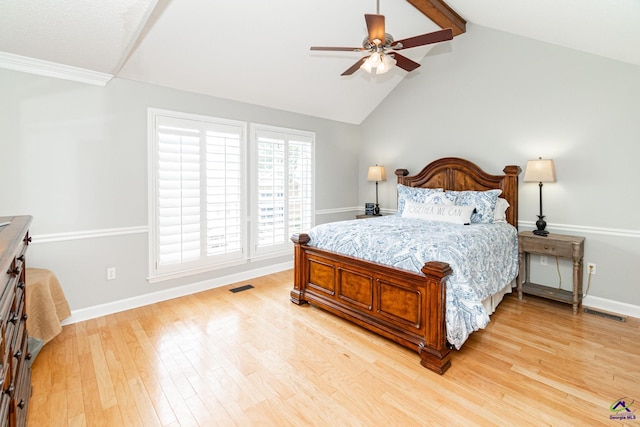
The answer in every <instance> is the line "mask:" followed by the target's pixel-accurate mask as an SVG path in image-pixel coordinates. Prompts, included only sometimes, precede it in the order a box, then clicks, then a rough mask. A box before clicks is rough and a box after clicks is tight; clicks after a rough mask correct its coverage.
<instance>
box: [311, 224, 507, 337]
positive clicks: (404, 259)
mask: <svg viewBox="0 0 640 427" xmlns="http://www.w3.org/2000/svg"><path fill="white" fill-rule="evenodd" d="M308 234H309V236H310V237H311V241H310V242H309V245H310V246H314V247H318V248H321V249H326V250H330V251H333V252H338V253H341V254H345V255H350V256H354V257H357V258H361V259H366V260H368V261H374V262H378V263H381V264H385V265H390V266H393V267H397V268H401V269H404V270H409V271H413V272H420V269H421V268H422V267H423V266H424V264H425V262H427V261H442V262H447V263H449V265H450V266H451V268H452V269H453V274H452V275H451V276H449V277H448V279H447V307H446V324H447V339H448V341H449V342H450V343H451V344H453V345H455V347H456V348H458V349H459V348H460V347H461V346H462V344H463V343H464V342H465V341H466V339H467V338H468V337H469V335H470V334H471V333H472V332H473V331H476V330H478V329H481V328H484V327H485V326H486V325H487V324H488V323H489V314H488V313H487V311H486V310H485V308H484V306H483V305H482V300H483V299H485V298H487V297H488V296H490V295H493V294H495V293H496V292H498V291H499V290H501V289H502V288H504V286H505V285H506V284H508V283H509V282H511V281H512V280H513V279H514V278H515V277H516V276H517V274H518V240H517V239H518V237H517V230H516V229H515V228H514V227H513V226H511V225H510V224H508V223H504V222H502V223H491V224H471V225H458V224H451V223H446V222H436V221H425V220H423V219H415V218H402V217H400V216H394V215H388V216H382V217H376V218H371V219H367V220H352V221H340V222H333V223H329V224H322V225H318V226H316V227H314V228H313V229H311V231H310V232H309V233H308Z"/></svg>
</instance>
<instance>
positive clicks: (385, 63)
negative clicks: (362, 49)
mask: <svg viewBox="0 0 640 427" xmlns="http://www.w3.org/2000/svg"><path fill="white" fill-rule="evenodd" d="M394 65H396V60H395V59H393V57H391V56H389V55H385V54H384V53H381V52H373V53H372V54H371V56H369V57H368V58H367V59H366V60H365V61H364V62H363V63H362V65H361V66H360V68H362V69H363V70H365V71H366V72H367V73H371V72H373V69H374V68H375V70H376V74H384V73H386V72H387V71H389V70H390V69H391V68H392V67H393V66H394Z"/></svg>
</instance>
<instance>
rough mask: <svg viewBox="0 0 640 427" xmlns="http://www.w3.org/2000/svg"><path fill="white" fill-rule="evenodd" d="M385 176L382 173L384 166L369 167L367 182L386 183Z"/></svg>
mask: <svg viewBox="0 0 640 427" xmlns="http://www.w3.org/2000/svg"><path fill="white" fill-rule="evenodd" d="M386 180H387V174H386V172H385V171H384V166H378V165H375V166H369V173H367V181H376V182H380V181H386Z"/></svg>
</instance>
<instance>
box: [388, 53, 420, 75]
mask: <svg viewBox="0 0 640 427" xmlns="http://www.w3.org/2000/svg"><path fill="white" fill-rule="evenodd" d="M392 55H393V57H394V58H395V60H396V65H397V66H398V67H400V68H402V69H403V70H405V71H409V72H411V71H413V70H415V69H416V68H418V67H419V66H420V64H418V63H417V62H415V61H413V60H411V59H409V58H407V57H406V56H402V55H400V54H399V53H398V52H393V53H392Z"/></svg>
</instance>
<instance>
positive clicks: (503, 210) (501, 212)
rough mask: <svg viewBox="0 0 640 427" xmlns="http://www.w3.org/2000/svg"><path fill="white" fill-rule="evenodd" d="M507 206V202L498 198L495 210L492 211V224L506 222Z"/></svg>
mask: <svg viewBox="0 0 640 427" xmlns="http://www.w3.org/2000/svg"><path fill="white" fill-rule="evenodd" d="M509 206H510V205H509V202H507V201H506V200H505V199H503V198H502V197H498V200H496V208H495V210H494V211H493V222H507V208H508V207H509Z"/></svg>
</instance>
